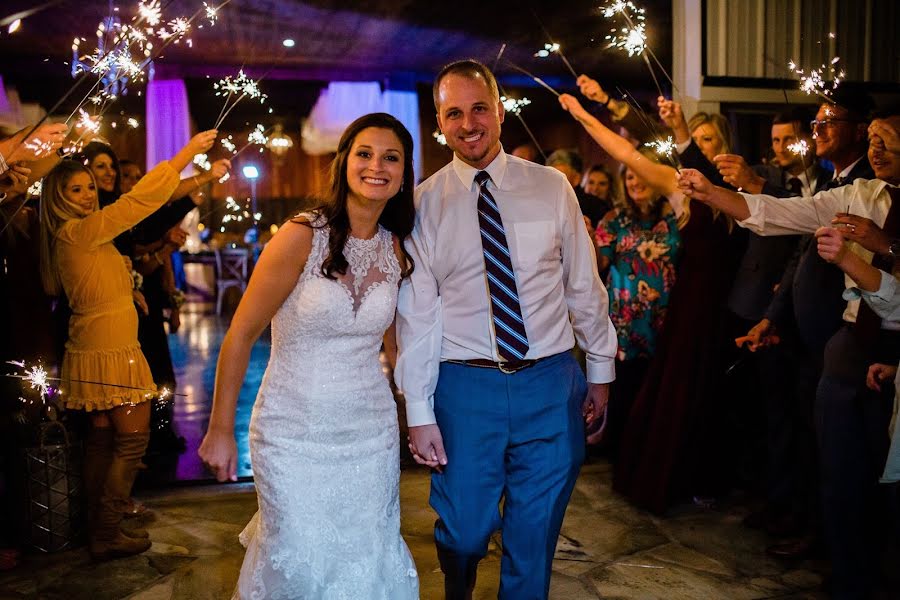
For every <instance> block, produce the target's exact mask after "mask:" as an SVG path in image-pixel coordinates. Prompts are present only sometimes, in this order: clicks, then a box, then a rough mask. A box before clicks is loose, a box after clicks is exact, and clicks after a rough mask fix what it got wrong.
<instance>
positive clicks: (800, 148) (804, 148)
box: [787, 140, 809, 156]
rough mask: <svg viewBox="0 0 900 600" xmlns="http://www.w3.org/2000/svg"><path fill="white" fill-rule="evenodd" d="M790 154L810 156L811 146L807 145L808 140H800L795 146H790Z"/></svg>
mask: <svg viewBox="0 0 900 600" xmlns="http://www.w3.org/2000/svg"><path fill="white" fill-rule="evenodd" d="M787 149H788V152H790V153H792V154H796V155H797V156H806V155H807V154H809V144H807V143H806V140H800V141H798V142H794V143H793V144H788V147H787Z"/></svg>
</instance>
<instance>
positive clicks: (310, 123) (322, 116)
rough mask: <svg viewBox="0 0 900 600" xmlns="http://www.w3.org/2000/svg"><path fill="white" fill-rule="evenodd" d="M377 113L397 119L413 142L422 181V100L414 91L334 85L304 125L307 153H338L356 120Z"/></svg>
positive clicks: (362, 84)
mask: <svg viewBox="0 0 900 600" xmlns="http://www.w3.org/2000/svg"><path fill="white" fill-rule="evenodd" d="M373 112H386V113H388V114H390V115H393V116H394V117H396V118H397V120H399V121H400V122H401V123H403V125H405V126H406V128H407V129H408V130H409V132H410V134H411V135H412V138H413V144H414V147H415V156H413V164H414V165H415V173H416V181H418V180H419V179H420V178H421V173H422V160H421V156H422V154H421V135H420V131H419V99H418V94H416V92H414V91H409V92H407V91H397V90H386V91H384V92H382V91H381V85H380V84H378V83H377V82H345V81H340V82H332V83H330V84H328V87H327V88H326V89H324V90H322V92H321V93H320V94H319V99H318V100H317V101H316V104H315V106H313V109H312V111H311V112H310V114H309V116H308V117H307V118H306V120H305V121H304V123H303V127H302V131H301V138H302V140H301V145H302V147H303V151H304V152H306V153H307V154H311V155H314V156H317V155H321V154H328V153H329V152H334V151H336V150H337V146H338V142H339V141H340V139H341V134H342V133H343V132H344V129H346V128H347V125H349V124H350V123H351V122H353V120H355V119H357V118H359V117H361V116H363V115H365V114H369V113H373Z"/></svg>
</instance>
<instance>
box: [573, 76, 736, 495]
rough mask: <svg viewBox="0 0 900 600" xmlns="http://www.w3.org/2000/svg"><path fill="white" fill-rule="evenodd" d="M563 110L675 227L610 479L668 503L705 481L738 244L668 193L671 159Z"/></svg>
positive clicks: (712, 217)
mask: <svg viewBox="0 0 900 600" xmlns="http://www.w3.org/2000/svg"><path fill="white" fill-rule="evenodd" d="M560 104H562V106H563V108H564V109H566V110H568V111H569V112H570V113H571V114H572V116H573V117H575V118H576V119H577V120H578V121H579V122H580V123H581V124H582V125H583V126H584V127H585V129H586V130H587V132H588V134H589V135H590V136H591V137H592V138H594V140H595V141H596V142H597V143H599V144H600V145H601V146H602V147H603V149H604V150H606V151H607V152H608V153H609V154H610V156H612V157H613V158H614V159H616V160H618V161H620V162H622V163H623V164H624V165H625V166H626V168H628V169H630V170H632V171H633V172H634V173H635V174H636V175H638V176H640V177H641V178H643V180H644V182H645V184H646V185H647V186H649V187H650V188H651V189H652V190H653V192H654V193H656V194H658V195H660V196H665V197H666V198H667V199H668V201H669V204H670V205H671V208H672V209H673V212H674V215H675V218H676V220H677V223H678V225H679V228H680V234H681V241H682V246H681V248H682V250H681V252H682V256H681V262H680V264H679V267H678V273H677V282H676V284H675V286H674V288H673V289H672V293H671V296H670V297H669V306H668V312H667V313H666V324H665V326H664V327H663V329H662V334H661V336H660V338H659V341H658V343H657V347H656V353H655V356H654V358H653V360H652V361H651V362H650V365H649V367H648V369H647V375H646V377H645V379H644V383H643V386H642V387H641V388H640V391H639V392H638V395H637V398H636V399H635V402H634V406H633V407H632V409H631V411H630V414H629V417H628V419H627V422H626V425H625V429H624V432H623V436H622V444H621V448H620V453H619V457H618V460H617V462H616V471H615V479H614V485H615V487H616V489H618V490H619V491H620V492H622V493H623V494H625V495H626V496H627V497H628V498H629V499H631V500H632V501H633V502H634V503H635V504H637V505H639V506H642V507H645V508H648V509H650V510H653V511H656V512H663V511H664V510H665V509H666V508H667V507H668V506H670V505H671V504H672V503H673V502H676V501H679V500H682V499H683V498H685V497H688V498H689V497H690V495H691V494H696V493H698V492H701V491H702V492H703V493H707V492H706V491H705V490H706V488H707V487H709V486H710V485H711V482H710V481H709V480H710V478H711V477H712V476H713V475H715V474H714V473H709V472H707V469H705V466H706V465H705V463H706V461H708V460H709V458H708V455H709V454H710V453H713V454H714V453H715V449H714V448H710V447H708V445H707V443H706V440H707V438H708V437H709V436H710V435H711V429H712V424H710V423H707V420H708V415H709V414H710V413H711V407H712V406H713V403H714V401H715V400H714V396H713V394H714V393H715V392H716V390H715V389H714V387H713V386H712V385H711V383H710V378H709V373H710V372H714V371H715V369H717V368H719V365H718V362H719V361H718V360H717V357H716V353H717V350H718V345H717V344H716V340H718V339H721V336H722V325H723V316H724V315H723V311H722V308H721V307H722V305H723V304H724V300H725V297H726V294H727V293H728V290H729V288H730V286H731V280H732V273H733V272H734V267H735V266H736V256H737V250H738V248H736V247H734V246H735V245H736V244H735V243H734V238H733V237H732V236H731V235H730V232H731V229H732V227H731V225H732V222H731V220H730V219H729V218H728V217H726V216H725V215H724V214H720V213H719V212H718V211H713V210H709V209H708V208H707V207H705V206H704V205H703V204H700V203H696V202H691V203H688V199H687V198H686V197H685V196H684V195H683V194H679V193H678V184H677V172H676V170H675V169H674V168H672V167H670V166H667V165H662V164H658V163H657V162H655V161H652V160H648V159H647V158H646V156H644V155H643V154H641V153H640V152H639V151H638V150H636V149H635V148H634V147H633V146H632V145H631V143H630V142H628V140H626V139H625V138H623V137H621V136H619V135H617V134H615V133H613V132H612V131H611V130H610V129H608V128H607V127H606V126H604V125H603V124H602V123H600V122H599V121H598V120H597V119H595V118H594V117H593V116H591V115H590V114H589V113H588V112H587V111H585V110H584V108H582V106H581V104H580V103H579V102H578V100H576V99H575V98H573V97H572V96H570V95H568V94H563V95H562V96H560Z"/></svg>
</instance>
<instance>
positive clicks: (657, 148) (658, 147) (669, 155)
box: [644, 135, 682, 173]
mask: <svg viewBox="0 0 900 600" xmlns="http://www.w3.org/2000/svg"><path fill="white" fill-rule="evenodd" d="M644 146H647V147H648V148H653V150H654V152H656V153H657V154H658V155H660V156H662V157H663V158H665V159H667V160H668V161H669V162H670V163H672V166H673V167H675V170H676V171H678V172H679V173H681V169H682V166H681V160H679V158H678V151H677V149H676V147H675V140H673V139H672V136H671V135H670V136H669V137H668V138H666V139H664V140H663V139H658V140H654V141H652V142H647V143H646V144H644Z"/></svg>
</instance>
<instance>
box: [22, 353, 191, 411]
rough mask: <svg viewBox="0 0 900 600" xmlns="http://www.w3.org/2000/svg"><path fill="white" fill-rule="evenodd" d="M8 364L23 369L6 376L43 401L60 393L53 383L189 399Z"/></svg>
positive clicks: (165, 392)
mask: <svg viewBox="0 0 900 600" xmlns="http://www.w3.org/2000/svg"><path fill="white" fill-rule="evenodd" d="M6 362H7V364H10V365H13V366H16V367H19V368H20V369H22V372H21V373H7V374H6V376H7V377H12V378H14V379H21V380H22V381H23V382H24V383H27V384H28V385H29V386H30V388H31V389H32V390H38V393H39V394H40V396H41V399H42V400H43V401H46V400H47V398H48V397H49V396H51V395H53V394H55V393H57V392H58V391H59V390H58V388H55V387H53V386H52V385H51V384H50V382H51V381H58V382H68V383H86V384H92V385H101V386H107V387H114V388H122V389H127V390H138V391H143V392H146V396H147V397H148V398H149V397H153V396H155V397H157V398H158V399H160V400H166V399H168V398H171V397H172V396H181V397H184V398H187V394H173V393H172V391H171V390H170V389H169V388H166V387H164V388H162V389H159V390H157V389H155V388H153V389H151V388H140V387H135V386H132V385H121V384H117V383H106V382H104V381H89V380H86V379H63V378H60V377H50V375H49V373H47V370H46V369H45V368H44V367H43V366H42V365H41V364H40V363H38V364H36V365H32V366H30V367H29V366H27V365H26V364H25V362H24V361H19V360H9V361H6Z"/></svg>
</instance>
